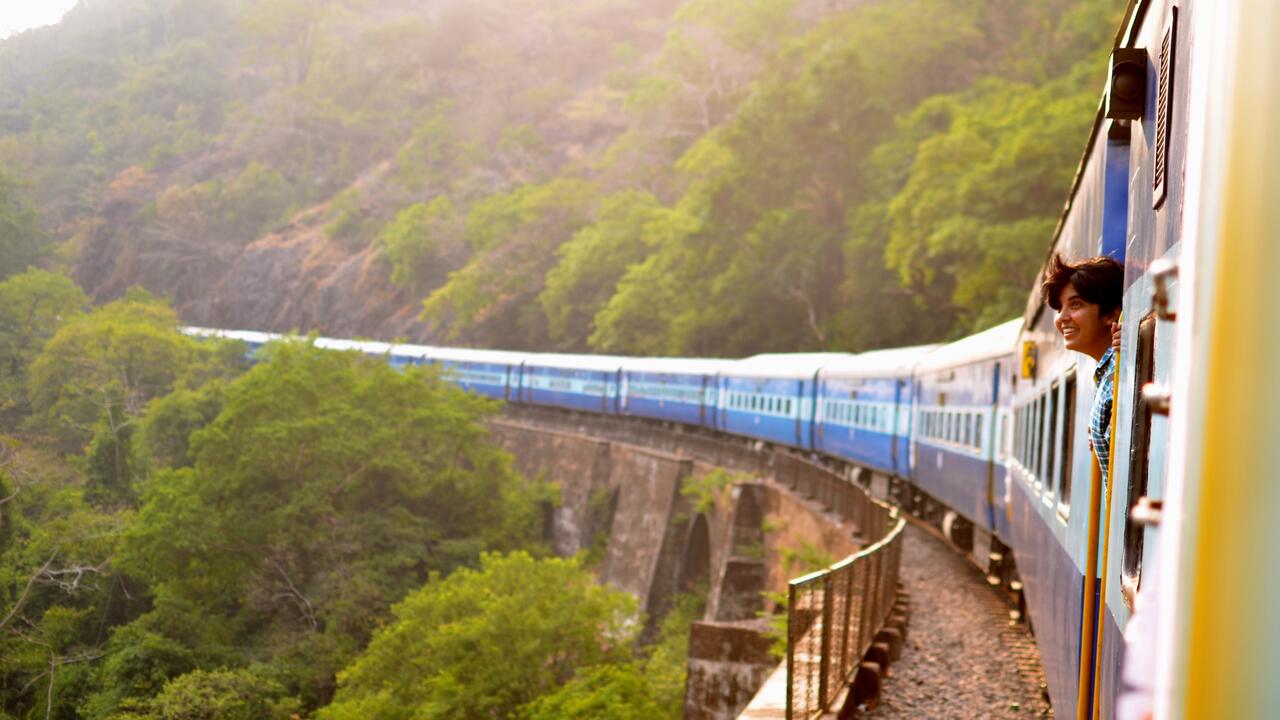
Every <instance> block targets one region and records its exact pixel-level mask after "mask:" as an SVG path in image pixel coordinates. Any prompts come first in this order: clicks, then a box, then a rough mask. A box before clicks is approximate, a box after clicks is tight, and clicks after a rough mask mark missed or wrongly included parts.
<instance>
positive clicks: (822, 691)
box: [818, 573, 831, 710]
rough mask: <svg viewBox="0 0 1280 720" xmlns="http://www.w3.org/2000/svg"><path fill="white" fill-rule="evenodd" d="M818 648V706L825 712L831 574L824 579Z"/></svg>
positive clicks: (828, 659) (828, 665)
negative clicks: (820, 634) (819, 650)
mask: <svg viewBox="0 0 1280 720" xmlns="http://www.w3.org/2000/svg"><path fill="white" fill-rule="evenodd" d="M818 647H820V648H821V654H820V657H821V661H820V663H819V665H818V705H819V707H820V708H821V709H823V710H825V709H826V708H827V700H828V697H827V695H828V691H829V690H830V688H828V687H827V673H828V672H829V671H830V664H831V573H827V574H826V576H824V577H823V578H822V640H821V641H820V644H819V645H818Z"/></svg>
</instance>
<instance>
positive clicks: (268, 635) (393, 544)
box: [119, 342, 541, 706]
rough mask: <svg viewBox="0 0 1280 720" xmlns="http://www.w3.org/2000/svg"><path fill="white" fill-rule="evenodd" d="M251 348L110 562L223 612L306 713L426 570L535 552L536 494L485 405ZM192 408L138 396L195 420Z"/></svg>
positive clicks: (297, 355)
mask: <svg viewBox="0 0 1280 720" xmlns="http://www.w3.org/2000/svg"><path fill="white" fill-rule="evenodd" d="M266 357H267V359H266V360H265V361H264V362H262V363H260V364H258V365H256V366H255V367H254V368H253V369H251V370H250V371H249V372H248V373H246V374H245V375H243V376H242V377H240V378H238V379H236V380H235V381H234V382H232V383H231V384H230V385H229V386H228V387H227V388H226V390H225V393H224V398H223V399H222V400H221V401H220V402H221V410H220V412H219V413H218V415H217V417H216V418H215V419H214V420H212V421H211V422H208V423H207V424H204V425H203V427H201V428H200V429H198V430H196V431H195V432H194V433H193V434H192V437H191V440H190V444H189V447H188V449H187V451H186V455H187V458H188V459H189V463H188V464H180V463H174V462H173V459H174V458H177V457H178V453H177V449H176V447H172V448H171V449H170V450H169V451H167V452H166V453H165V454H166V455H167V457H168V458H170V460H169V463H170V464H171V465H170V467H169V468H166V469H161V470H158V471H157V472H156V474H155V475H154V477H152V478H151V479H150V480H149V482H148V483H147V484H146V486H145V488H144V490H143V493H142V501H143V505H142V508H141V510H140V512H139V514H138V518H137V521H136V522H135V523H133V524H132V525H131V527H130V528H129V529H128V531H127V539H126V544H125V546H124V548H123V550H122V553H121V557H120V558H119V563H120V565H121V567H124V568H126V569H127V570H128V571H129V572H130V573H132V574H133V575H135V576H137V577H140V578H143V579H145V580H147V581H148V582H150V583H151V585H152V587H153V588H154V592H155V594H156V597H157V598H158V599H161V600H164V601H165V602H168V603H171V604H174V605H172V607H180V608H186V609H185V610H183V612H185V613H189V615H188V617H189V618H191V619H192V622H195V618H209V619H210V620H201V621H200V622H201V623H209V622H225V623H226V628H227V631H226V632H227V634H228V636H227V637H226V638H225V639H224V640H223V641H222V642H226V643H227V644H230V645H234V646H239V647H240V648H242V650H241V651H240V652H242V653H245V655H247V656H249V657H257V658H262V659H266V660H270V662H271V663H272V664H273V665H276V666H278V667H280V668H281V672H282V675H281V677H280V680H281V682H284V683H285V685H286V687H287V688H289V689H290V692H291V693H297V694H298V695H299V697H301V698H302V699H303V700H304V702H306V703H307V704H308V705H312V706H314V705H315V704H317V703H322V702H324V701H326V700H327V699H328V697H329V694H330V693H331V692H332V683H333V675H334V673H335V672H336V671H337V670H338V669H339V668H341V667H342V665H344V664H345V663H346V662H347V661H348V660H349V659H350V658H351V657H352V656H353V654H354V653H355V652H356V651H357V650H358V648H359V647H361V646H362V645H363V644H364V642H365V640H366V639H367V638H368V637H369V635H370V633H372V631H373V630H374V629H375V628H377V627H378V626H380V625H381V624H382V623H383V622H384V621H385V619H386V617H387V615H388V608H389V607H390V605H391V604H392V603H393V602H395V601H397V600H399V599H401V598H402V597H403V596H404V595H405V594H406V593H407V592H409V591H410V590H411V589H413V588H416V587H418V586H420V585H421V583H422V582H423V581H424V580H426V578H427V577H428V574H429V573H430V572H433V571H447V570H452V569H453V568H456V567H458V566H461V565H465V564H468V563H473V562H475V561H476V560H477V558H478V556H479V554H480V553H481V552H482V551H485V550H491V549H512V548H519V547H530V546H534V545H535V544H536V537H537V533H538V531H539V530H540V520H539V518H540V513H539V511H538V508H537V506H536V504H535V503H536V502H537V501H539V500H540V498H541V490H539V489H538V487H537V486H534V485H531V484H529V483H527V482H525V481H524V480H522V479H520V478H519V477H518V476H517V475H516V474H515V473H514V472H513V471H512V469H511V466H510V458H509V457H508V456H507V455H506V454H505V453H503V452H501V451H499V450H498V449H497V448H496V447H494V446H493V445H492V444H491V443H490V442H489V441H488V438H487V436H486V431H485V429H484V427H483V425H482V424H481V421H482V419H483V418H484V417H485V416H486V415H487V414H488V413H489V412H491V411H492V409H493V405H492V403H491V401H488V400H486V399H484V398H480V397H477V396H474V395H470V394H467V393H464V392H463V391H461V390H459V389H457V388H455V387H453V386H452V385H449V384H447V383H445V382H443V381H441V380H439V379H437V378H436V377H435V376H434V375H433V374H430V373H426V372H424V371H423V370H422V369H411V370H409V371H406V372H398V371H396V370H393V369H392V368H390V367H389V366H388V365H387V363H386V362H385V361H384V360H382V359H381V358H370V357H366V356H363V355H360V354H358V353H340V352H333V351H325V350H321V349H318V348H315V347H313V346H311V345H310V344H307V343H299V342H285V343H280V344H276V345H272V346H270V348H269V350H268V351H267V354H266ZM202 404H203V402H202V399H201V398H198V397H196V396H190V395H188V396H186V397H185V398H184V399H182V400H180V401H174V402H173V403H172V404H166V403H165V402H163V401H162V402H161V403H160V404H156V405H154V406H153V407H154V409H155V410H156V412H163V413H164V414H166V415H172V414H177V415H179V416H186V417H189V418H190V420H189V421H188V422H190V423H191V424H192V425H200V424H201V423H202V422H203V415H204V412H205V411H204V410H202V409H201V405H202ZM190 461H194V462H190ZM158 464H162V463H158ZM175 639H181V638H175ZM190 642H193V643H196V645H195V646H194V647H192V648H191V649H192V651H193V652H198V653H204V654H206V655H207V654H208V653H209V652H210V650H209V648H206V647H203V643H202V642H197V640H195V639H193V640H191V641H190ZM242 657H243V656H242Z"/></svg>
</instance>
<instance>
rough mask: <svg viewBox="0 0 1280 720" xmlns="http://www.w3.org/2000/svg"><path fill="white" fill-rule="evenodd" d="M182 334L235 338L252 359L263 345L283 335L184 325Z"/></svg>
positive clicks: (246, 355)
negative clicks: (242, 344)
mask: <svg viewBox="0 0 1280 720" xmlns="http://www.w3.org/2000/svg"><path fill="white" fill-rule="evenodd" d="M182 334H183V335H187V336H189V337H194V338H219V339H222V340H235V341H238V342H242V343H244V345H245V348H246V350H245V357H246V358H248V359H250V360H252V359H254V358H255V357H256V356H257V354H258V352H259V351H260V350H261V349H262V347H263V346H264V345H266V344H267V343H269V342H271V341H273V340H279V339H281V338H283V337H285V336H283V335H279V334H277V333H266V332H258V331H256V330H216V329H213V328H201V327H184V328H182Z"/></svg>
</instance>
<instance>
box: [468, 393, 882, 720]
mask: <svg viewBox="0 0 1280 720" xmlns="http://www.w3.org/2000/svg"><path fill="white" fill-rule="evenodd" d="M491 431H492V433H493V436H494V438H495V439H496V440H497V441H498V443H499V444H500V445H502V446H503V447H505V448H506V449H507V450H508V451H510V452H511V453H512V454H513V455H514V456H515V458H516V465H517V467H518V468H519V469H520V470H521V471H522V472H524V473H526V474H527V475H529V476H531V477H535V476H539V475H540V476H542V477H543V478H544V479H546V480H549V481H552V482H554V483H556V484H557V485H558V486H559V488H560V504H559V505H558V506H557V507H555V508H554V509H553V510H552V512H551V517H550V518H549V522H550V524H551V528H550V531H551V532H550V535H551V537H552V541H553V543H554V546H555V549H556V551H557V552H558V553H560V554H564V555H571V554H574V553H576V552H579V551H581V550H589V551H593V552H596V553H600V554H601V556H602V562H601V575H602V577H601V580H602V581H604V582H607V583H609V584H611V585H614V586H616V587H619V588H622V589H624V590H626V591H628V592H630V593H631V594H632V595H634V596H635V597H636V598H637V599H638V600H639V602H640V606H641V608H642V609H643V610H644V611H645V612H646V614H647V615H648V617H650V618H656V617H661V616H662V615H663V614H664V613H665V611H666V610H667V609H668V608H669V606H670V603H671V602H672V600H673V598H674V595H675V594H676V593H678V592H691V591H698V592H704V591H705V592H706V593H707V595H706V597H707V604H706V608H707V609H706V613H705V616H704V619H703V621H702V622H699V623H695V624H694V627H693V630H692V633H691V638H690V653H689V655H690V658H689V683H688V687H687V691H686V699H685V717H686V718H697V719H703V718H706V719H712V718H714V719H716V720H719V719H720V718H734V717H737V716H738V713H739V712H740V711H742V709H743V708H744V707H746V705H747V703H748V702H749V701H750V700H751V698H752V696H753V695H754V694H755V692H756V690H757V689H758V688H759V687H760V686H761V684H762V683H763V682H764V680H765V679H766V678H767V677H768V676H769V675H770V673H772V672H774V670H775V668H777V666H778V664H779V660H778V658H777V657H776V656H774V655H771V654H770V653H769V647H770V645H771V644H772V642H773V640H772V636H771V635H770V634H769V631H768V623H767V621H766V620H763V619H761V618H760V615H761V613H762V612H764V611H772V610H774V609H775V608H774V607H771V606H767V605H770V604H771V603H769V601H768V600H766V598H767V597H770V595H769V594H768V593H771V592H773V593H781V595H780V597H785V593H786V589H787V583H788V581H789V580H790V579H791V578H792V577H793V576H795V575H800V574H803V573H804V572H807V571H809V570H811V569H814V568H813V567H811V566H812V565H813V564H815V563H816V564H818V565H825V564H827V563H830V562H832V561H834V560H838V559H840V558H843V557H846V556H848V555H850V554H852V553H854V552H856V551H857V550H858V549H860V548H861V547H862V545H863V544H864V540H865V538H863V537H861V536H860V534H859V529H860V526H861V525H862V523H860V522H859V519H858V517H857V511H856V510H854V509H852V508H851V507H849V506H848V504H847V503H845V506H844V507H842V506H841V505H842V502H844V501H842V497H845V496H846V495H847V494H848V492H849V491H850V490H853V489H854V488H852V487H851V486H850V484H849V482H848V481H847V479H845V478H843V477H841V476H840V475H838V474H837V471H834V470H833V469H831V468H827V467H823V466H822V465H819V464H817V463H815V462H811V461H809V460H806V459H804V458H800V457H797V456H795V455H793V454H792V453H791V452H790V451H787V450H783V449H773V448H769V447H767V446H765V445H763V444H760V443H751V442H748V441H746V440H738V439H732V438H729V437H722V436H713V435H709V434H706V433H704V432H701V431H694V430H690V429H686V428H682V427H680V426H674V425H664V424H660V423H653V422H649V421H641V420H634V419H631V418H621V417H601V416H598V415H585V414H583V415H579V414H576V413H571V412H566V411H560V410H552V409H544V408H529V407H519V406H509V407H508V408H507V410H506V412H505V414H504V415H502V416H500V417H497V418H495V419H494V420H493V421H492V422H491ZM717 469H721V470H719V471H718V470H717ZM856 492H859V493H860V492H861V490H856ZM806 561H807V563H806ZM652 629H653V628H649V630H652Z"/></svg>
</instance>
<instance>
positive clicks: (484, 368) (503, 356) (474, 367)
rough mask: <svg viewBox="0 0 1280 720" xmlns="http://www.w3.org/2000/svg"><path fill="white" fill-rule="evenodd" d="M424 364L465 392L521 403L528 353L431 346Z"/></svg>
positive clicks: (424, 356) (425, 356) (424, 358)
mask: <svg viewBox="0 0 1280 720" xmlns="http://www.w3.org/2000/svg"><path fill="white" fill-rule="evenodd" d="M425 350H426V352H425V353H424V355H423V358H422V359H423V361H425V363H426V364H428V365H431V366H433V367H435V368H438V369H439V372H440V377H442V378H443V379H445V380H448V381H449V382H452V383H454V384H456V385H458V386H459V387H461V388H462V389H464V390H468V391H470V392H474V393H479V394H481V395H487V396H489V397H492V398H498V399H499V400H507V401H512V402H515V401H518V397H517V395H518V393H519V389H520V380H521V374H522V372H523V368H524V363H525V360H526V359H528V358H529V357H530V355H529V354H528V353H520V352H509V351H505V350H472V349H469V348H442V347H429V348H426V349H425Z"/></svg>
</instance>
